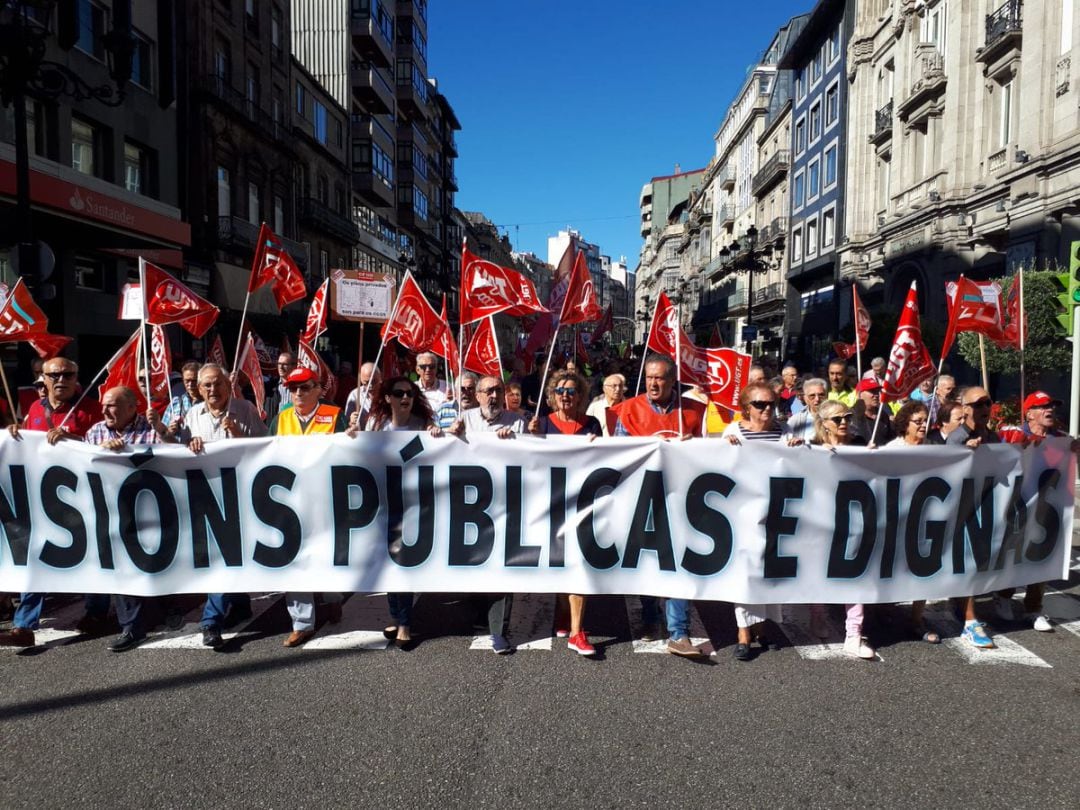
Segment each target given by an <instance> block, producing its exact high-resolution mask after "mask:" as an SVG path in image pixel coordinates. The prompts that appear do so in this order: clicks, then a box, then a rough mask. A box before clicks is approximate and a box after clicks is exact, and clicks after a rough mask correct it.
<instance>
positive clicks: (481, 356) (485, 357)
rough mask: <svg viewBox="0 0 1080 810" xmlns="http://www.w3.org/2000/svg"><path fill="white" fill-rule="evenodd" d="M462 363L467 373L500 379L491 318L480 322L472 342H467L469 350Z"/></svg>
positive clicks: (497, 352)
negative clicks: (471, 372)
mask: <svg viewBox="0 0 1080 810" xmlns="http://www.w3.org/2000/svg"><path fill="white" fill-rule="evenodd" d="M462 362H463V363H464V364H465V368H466V369H468V370H469V371H475V372H476V373H477V374H484V375H486V376H489V377H499V378H500V379H501V371H502V370H501V368H500V367H499V347H498V345H497V344H496V343H495V327H494V325H493V323H492V320H491V318H484V320H482V321H480V325H479V326H478V327H477V329H476V332H475V333H473V336H472V340H470V341H469V348H468V349H467V350H466V351H465V357H464V360H463V361H462Z"/></svg>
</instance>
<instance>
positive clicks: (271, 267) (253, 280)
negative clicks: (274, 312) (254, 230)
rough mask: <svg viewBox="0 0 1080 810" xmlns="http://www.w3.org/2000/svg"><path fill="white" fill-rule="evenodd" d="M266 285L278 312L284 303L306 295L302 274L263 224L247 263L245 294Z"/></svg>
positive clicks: (278, 240) (280, 243) (276, 236)
mask: <svg viewBox="0 0 1080 810" xmlns="http://www.w3.org/2000/svg"><path fill="white" fill-rule="evenodd" d="M268 283H269V284H271V289H272V291H273V293H274V300H276V301H277V305H278V309H284V308H285V306H286V305H287V304H291V303H292V302H293V301H299V300H300V299H301V298H303V297H304V296H305V295H307V287H305V286H304V274H303V273H301V272H300V268H299V267H297V266H296V262H294V261H293V259H292V256H290V255H289V253H288V251H286V250H285V246H284V244H283V243H282V241H281V238H280V237H279V236H278V235H277V234H276V233H274V232H273V231H272V230H270V228H269V227H268V226H267V224H266V223H265V222H264V223H263V224H262V225H261V226H260V227H259V244H258V246H257V247H256V248H255V260H254V261H253V262H252V263H251V277H250V278H249V279H248V292H249V293H252V292H255V290H257V289H259V288H260V287H262V286H263V285H264V284H268Z"/></svg>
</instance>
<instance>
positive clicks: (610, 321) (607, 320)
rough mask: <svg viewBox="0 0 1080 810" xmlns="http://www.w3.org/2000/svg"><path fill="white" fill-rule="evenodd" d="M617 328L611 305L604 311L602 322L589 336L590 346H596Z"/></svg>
mask: <svg viewBox="0 0 1080 810" xmlns="http://www.w3.org/2000/svg"><path fill="white" fill-rule="evenodd" d="M614 328H615V316H614V315H612V313H611V304H608V306H607V309H605V310H604V314H603V316H602V317H601V318H600V322H599V323H598V324H596V326H595V327H594V328H593V330H592V334H591V335H590V336H589V345H590V346H595V345H596V344H597V342H598V341H599V340H600V338H602V337H603V336H604V335H606V334H607V333H608V332H610V331H611V330H612V329H614Z"/></svg>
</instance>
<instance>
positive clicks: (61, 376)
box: [45, 371, 75, 382]
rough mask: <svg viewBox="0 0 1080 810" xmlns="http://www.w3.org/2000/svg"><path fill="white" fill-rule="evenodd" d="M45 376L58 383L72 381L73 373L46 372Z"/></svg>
mask: <svg viewBox="0 0 1080 810" xmlns="http://www.w3.org/2000/svg"><path fill="white" fill-rule="evenodd" d="M45 376H46V377H48V378H49V379H50V380H52V381H53V382H60V380H74V379H75V372H74V371H46V372H45Z"/></svg>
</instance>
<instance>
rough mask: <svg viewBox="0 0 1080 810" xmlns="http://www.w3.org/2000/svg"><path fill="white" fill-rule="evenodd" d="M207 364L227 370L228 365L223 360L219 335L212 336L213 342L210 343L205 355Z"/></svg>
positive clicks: (223, 353)
mask: <svg viewBox="0 0 1080 810" xmlns="http://www.w3.org/2000/svg"><path fill="white" fill-rule="evenodd" d="M206 362H207V363H217V364H218V365H219V366H221V367H222V368H228V367H229V365H228V363H227V362H226V360H225V347H224V346H223V345H222V343H221V335H220V334H216V335H214V340H213V341H212V342H211V343H210V351H208V352H207V353H206Z"/></svg>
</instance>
